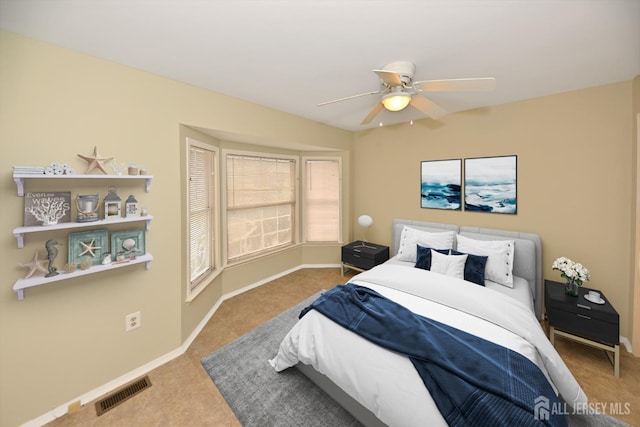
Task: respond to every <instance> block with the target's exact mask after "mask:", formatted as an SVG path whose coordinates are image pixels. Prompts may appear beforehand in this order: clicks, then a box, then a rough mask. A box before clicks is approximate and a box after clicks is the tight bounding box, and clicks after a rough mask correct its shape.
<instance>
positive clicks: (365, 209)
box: [353, 82, 634, 337]
mask: <svg viewBox="0 0 640 427" xmlns="http://www.w3.org/2000/svg"><path fill="white" fill-rule="evenodd" d="M631 98H632V84H631V82H623V83H618V84H612V85H607V86H601V87H595V88H592V89H586V90H581V91H576V92H569V93H564V94H560V95H554V96H548V97H544V98H538V99H532V100H527V101H522V102H517V103H512V104H508V105H504V106H500V107H495V108H488V109H482V110H475V111H470V112H467V113H461V114H454V115H451V116H448V117H445V118H444V119H443V120H442V121H441V122H439V123H436V122H433V121H431V120H424V121H421V122H417V123H414V124H413V125H409V124H408V123H407V124H402V125H398V126H392V127H388V128H381V129H376V131H375V132H370V131H366V132H361V133H360V134H358V135H357V137H356V141H355V146H354V154H353V156H354V168H355V174H354V188H355V189H356V191H355V192H354V198H355V209H354V215H355V216H357V215H360V214H363V213H368V214H370V215H372V216H373V217H374V221H375V225H374V226H373V227H372V228H371V229H369V230H368V231H367V238H368V239H369V240H371V241H378V242H381V243H389V242H390V239H391V227H390V224H391V220H392V218H394V217H402V218H411V219H420V220H427V221H435V222H445V223H452V224H458V225H473V226H481V227H489V228H501V229H507V230H520V231H527V232H533V233H538V234H539V235H540V236H541V238H542V243H543V273H544V276H545V278H548V279H555V280H560V276H559V274H558V272H555V271H553V270H552V269H551V264H552V263H553V260H554V259H555V258H557V257H559V256H566V257H569V258H571V259H573V260H575V261H579V262H582V263H583V264H584V265H585V266H586V267H587V268H589V269H590V270H591V273H592V279H591V281H590V282H588V284H587V285H588V286H591V287H594V288H598V289H601V290H602V291H603V292H604V293H605V295H606V296H607V297H608V298H609V299H610V300H611V302H612V303H613V305H614V306H615V307H616V309H617V311H618V313H619V314H620V318H621V331H620V332H621V334H622V335H624V336H627V337H630V335H629V333H630V331H631V317H630V313H631V300H630V298H629V295H630V286H631V283H632V280H631V276H630V273H631V266H632V259H631V255H630V250H629V248H630V247H631V245H632V233H631V223H632V221H631V211H632V208H631V207H632V200H633V199H632V196H633V187H632V182H633V178H632V167H633V162H634V160H633V158H632V147H633V139H632V136H631V134H632V132H631V129H632V114H631V102H632V100H631ZM513 154H515V155H517V156H518V188H517V191H518V213H517V215H504V214H491V213H480V212H466V211H461V212H456V211H444V210H435V209H421V208H420V197H419V194H420V193H419V191H420V184H419V183H420V161H421V160H438V159H458V158H471V157H485V156H501V155H513ZM356 230H357V229H356ZM356 232H357V231H356Z"/></svg>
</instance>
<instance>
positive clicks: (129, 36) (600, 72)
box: [0, 0, 640, 131]
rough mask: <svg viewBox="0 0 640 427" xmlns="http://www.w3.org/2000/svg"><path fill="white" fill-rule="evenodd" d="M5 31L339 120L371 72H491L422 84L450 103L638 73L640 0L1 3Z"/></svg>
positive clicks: (352, 116) (392, 116)
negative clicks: (486, 84) (463, 83)
mask: <svg viewBox="0 0 640 427" xmlns="http://www.w3.org/2000/svg"><path fill="white" fill-rule="evenodd" d="M0 28H2V29H4V30H7V31H11V32H15V33H18V34H22V35H25V36H27V37H32V38H35V39H39V40H43V41H46V42H49V43H52V44H55V45H59V46H63V47H66V48H69V49H73V50H76V51H79V52H83V53H86V54H89V55H93V56H96V57H99V58H104V59H108V60H111V61H114V62H117V63H120V64H124V65H127V66H131V67H134V68H137V69H140V70H145V71H148V72H151V73H154V74H157V75H160V76H164V77H168V78H171V79H175V80H178V81H182V82H185V83H189V84H191V85H194V86H198V87H202V88H206V89H210V90H212V91H215V92H218V93H222V94H226V95H229V96H232V97H235V98H239V99H243V100H246V101H250V102H253V103H256V104H260V105H264V106H267V107H271V108H274V109H276V110H280V111H285V112H288V113H291V114H295V115H298V116H302V117H306V118H308V119H311V120H315V121H318V122H321V123H326V124H328V125H331V126H335V127H338V128H342V129H347V130H353V131H357V130H362V129H366V128H369V127H374V126H378V125H379V124H380V121H382V123H383V124H384V125H388V124H393V123H400V122H407V121H409V120H411V119H418V118H422V117H424V116H422V114H420V113H419V112H418V111H417V110H414V109H411V108H407V109H405V110H404V111H401V112H397V113H391V112H387V111H383V112H382V113H381V114H380V115H379V116H378V117H377V118H376V119H375V120H373V122H372V123H371V124H370V125H368V126H361V125H360V122H361V121H362V119H363V118H364V117H365V116H366V115H367V113H368V112H369V110H370V109H371V108H372V107H373V105H374V104H375V103H376V102H377V101H378V100H379V95H369V96H365V97H360V98H356V99H352V100H348V101H343V102H340V103H335V104H330V105H325V106H322V107H318V106H317V105H316V104H318V103H321V102H324V101H329V100H333V99H336V98H342V97H346V96H349V95H355V94H360V93H366V92H370V91H375V90H378V89H379V82H380V80H379V78H378V76H377V75H375V74H374V73H373V72H372V70H373V69H375V68H381V67H382V66H384V65H385V64H388V63H390V62H393V61H411V62H413V63H415V65H416V73H415V80H431V79H449V78H468V77H495V79H496V86H497V87H496V90H495V91H492V92H488V93H485V92H465V93H460V92H457V93H435V92H434V93H431V94H429V97H430V99H432V100H433V101H435V102H436V103H438V104H439V105H440V106H441V107H443V108H444V109H445V110H447V111H449V112H451V113H453V112H458V111H464V110H469V109H475V108H480V107H486V106H491V105H499V104H504V103H508V102H513V101H518V100H522V99H528V98H534V97H539V96H545V95H550V94H554V93H560V92H565V91H570V90H576V89H581V88H586V87H592V86H598V85H603V84H608V83H614V82H619V81H625V80H631V79H632V78H634V77H635V76H636V75H639V74H640V0H413V1H409V0H405V1H403V0H253V1H247V0H199V1H195V0H180V1H179V0H173V1H167V0H126V1H125V0H0Z"/></svg>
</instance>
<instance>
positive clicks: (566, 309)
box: [544, 280, 620, 378]
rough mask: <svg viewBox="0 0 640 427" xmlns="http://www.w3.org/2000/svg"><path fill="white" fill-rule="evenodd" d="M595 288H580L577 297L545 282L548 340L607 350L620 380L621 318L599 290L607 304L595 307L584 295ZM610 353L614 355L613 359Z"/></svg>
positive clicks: (561, 284) (562, 285) (560, 286)
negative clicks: (568, 341)
mask: <svg viewBox="0 0 640 427" xmlns="http://www.w3.org/2000/svg"><path fill="white" fill-rule="evenodd" d="M592 290H594V289H589V288H585V287H579V288H578V296H577V297H572V296H569V295H566V294H565V293H564V283H559V282H554V281H551V280H545V281H544V307H545V310H546V311H547V317H548V319H549V340H550V341H551V344H554V338H555V336H556V335H560V336H562V337H565V338H569V339H572V340H574V341H578V342H580V343H582V344H586V345H590V346H593V347H597V348H600V349H603V350H605V352H606V355H607V357H608V358H609V361H610V362H611V364H612V365H613V374H614V375H615V377H616V378H617V377H620V316H619V315H618V312H617V311H616V310H615V308H613V306H612V305H611V303H609V301H608V300H607V298H606V297H605V296H604V294H603V293H602V292H600V291H598V292H600V295H601V297H602V299H604V301H605V303H604V304H595V303H592V302H590V301H588V300H587V299H585V297H584V296H585V295H586V294H588V293H589V291H592ZM609 352H611V353H612V354H613V358H612V357H611V356H610V354H609Z"/></svg>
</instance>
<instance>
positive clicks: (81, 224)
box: [13, 215, 153, 248]
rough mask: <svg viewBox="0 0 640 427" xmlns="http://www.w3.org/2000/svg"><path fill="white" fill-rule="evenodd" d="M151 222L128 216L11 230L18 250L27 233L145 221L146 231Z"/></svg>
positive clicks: (151, 218) (148, 218) (148, 219)
mask: <svg viewBox="0 0 640 427" xmlns="http://www.w3.org/2000/svg"><path fill="white" fill-rule="evenodd" d="M152 220H153V215H145V216H129V217H126V218H115V219H114V218H110V219H102V220H98V221H90V222H63V223H60V224H54V225H31V226H28V227H17V228H14V229H13V237H15V238H16V239H17V240H18V248H24V235H25V234H28V233H40V232H43V231H52V230H67V229H70V228H86V227H95V226H108V225H113V224H122V223H125V222H138V221H145V222H146V225H145V229H146V230H147V231H148V230H149V228H150V227H151V221H152Z"/></svg>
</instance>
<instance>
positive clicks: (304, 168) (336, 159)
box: [301, 156, 343, 244]
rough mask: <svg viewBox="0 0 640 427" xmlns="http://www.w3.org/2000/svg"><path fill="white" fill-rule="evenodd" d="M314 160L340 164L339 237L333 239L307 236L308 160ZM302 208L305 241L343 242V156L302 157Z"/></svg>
mask: <svg viewBox="0 0 640 427" xmlns="http://www.w3.org/2000/svg"><path fill="white" fill-rule="evenodd" d="M313 161H329V162H337V164H338V203H339V205H338V224H337V226H338V239H337V240H332V241H315V240H314V241H310V240H308V237H307V231H308V224H307V215H306V212H307V209H309V207H308V205H307V184H308V183H307V177H308V173H307V162H313ZM301 164H302V176H303V178H302V210H303V220H302V222H303V224H302V228H303V236H304V237H303V240H304V242H305V243H310V244H321V243H342V241H343V239H342V208H343V206H342V158H341V157H327V156H304V157H303V158H302V162H301Z"/></svg>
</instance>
